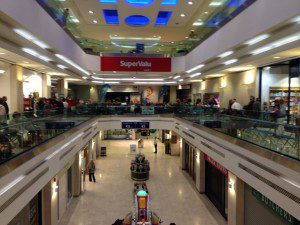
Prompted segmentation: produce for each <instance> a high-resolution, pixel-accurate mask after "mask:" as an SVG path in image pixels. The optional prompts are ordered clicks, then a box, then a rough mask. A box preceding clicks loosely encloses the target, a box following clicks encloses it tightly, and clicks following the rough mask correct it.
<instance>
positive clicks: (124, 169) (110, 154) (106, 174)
mask: <svg viewBox="0 0 300 225" xmlns="http://www.w3.org/2000/svg"><path fill="white" fill-rule="evenodd" d="M131 143H136V141H104V142H103V143H102V146H106V147H107V157H106V158H100V159H98V160H97V162H96V167H97V170H96V179H97V182H96V183H89V182H87V185H86V191H85V193H84V194H83V195H82V196H81V197H79V198H74V200H73V202H72V203H71V205H70V207H69V209H68V210H67V213H66V214H65V215H64V217H63V219H62V220H61V222H60V224H63V225H65V224H68V225H110V224H112V223H113V222H114V221H115V220H116V219H121V218H124V217H125V215H126V214H127V213H129V212H130V210H131V208H132V206H133V181H132V180H131V178H130V171H129V167H130V161H131V159H132V158H133V156H132V155H129V154H128V153H129V146H130V144H131ZM144 143H145V144H144V149H143V150H142V152H143V153H144V154H145V155H146V157H147V159H148V160H149V161H150V167H151V171H150V179H149V181H147V186H148V189H149V192H150V208H151V210H152V211H154V212H156V213H157V214H158V216H160V217H161V219H162V220H163V221H164V223H163V224H165V225H169V224H170V223H171V222H175V223H176V225H225V224H226V221H225V220H224V219H223V217H222V216H221V215H220V214H219V212H218V211H217V210H216V208H215V207H214V206H213V205H212V203H211V202H210V201H209V200H208V199H207V198H206V196H205V195H200V194H199V193H198V192H197V190H196V189H195V187H194V185H193V183H192V182H193V181H191V179H190V178H189V176H188V175H187V174H186V172H185V171H182V170H181V169H180V168H179V157H175V156H169V155H165V154H164V146H163V145H162V144H159V150H158V154H157V155H155V154H154V153H153V151H154V147H153V142H152V141H145V142H144Z"/></svg>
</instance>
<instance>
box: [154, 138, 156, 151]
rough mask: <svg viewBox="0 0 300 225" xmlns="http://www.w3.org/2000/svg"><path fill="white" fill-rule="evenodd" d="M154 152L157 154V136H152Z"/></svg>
mask: <svg viewBox="0 0 300 225" xmlns="http://www.w3.org/2000/svg"><path fill="white" fill-rule="evenodd" d="M154 149H155V151H154V153H155V154H157V137H155V138H154Z"/></svg>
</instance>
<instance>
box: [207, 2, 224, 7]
mask: <svg viewBox="0 0 300 225" xmlns="http://www.w3.org/2000/svg"><path fill="white" fill-rule="evenodd" d="M222 5H223V1H220V2H215V1H214V2H211V3H209V6H210V7H219V6H222Z"/></svg>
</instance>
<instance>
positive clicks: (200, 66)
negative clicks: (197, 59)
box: [186, 64, 205, 73]
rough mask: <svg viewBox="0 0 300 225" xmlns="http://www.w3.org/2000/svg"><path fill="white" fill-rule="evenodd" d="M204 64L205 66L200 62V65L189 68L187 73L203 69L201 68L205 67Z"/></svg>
mask: <svg viewBox="0 0 300 225" xmlns="http://www.w3.org/2000/svg"><path fill="white" fill-rule="evenodd" d="M204 66H205V65H204V64H200V65H198V66H195V67H193V68H191V69H189V70H188V71H186V72H187V73H191V72H193V71H195V70H198V69H201V68H202V67H204Z"/></svg>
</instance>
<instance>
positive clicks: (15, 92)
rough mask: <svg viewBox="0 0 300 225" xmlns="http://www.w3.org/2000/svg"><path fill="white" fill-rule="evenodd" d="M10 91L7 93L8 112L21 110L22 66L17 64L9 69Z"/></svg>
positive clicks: (22, 106)
mask: <svg viewBox="0 0 300 225" xmlns="http://www.w3.org/2000/svg"><path fill="white" fill-rule="evenodd" d="M9 87H10V91H9V93H8V96H7V97H8V100H9V103H10V105H9V108H10V113H13V112H23V110H24V104H23V100H24V95H23V67H21V66H18V65H13V66H11V69H10V84H9Z"/></svg>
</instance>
